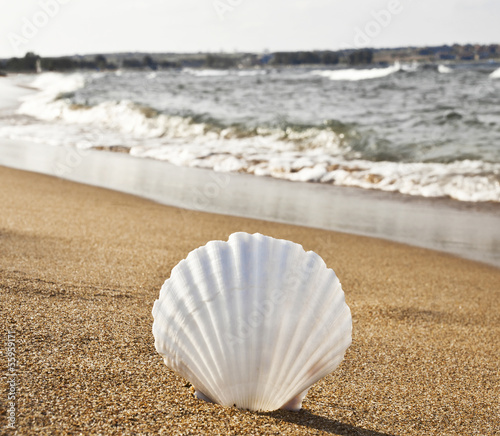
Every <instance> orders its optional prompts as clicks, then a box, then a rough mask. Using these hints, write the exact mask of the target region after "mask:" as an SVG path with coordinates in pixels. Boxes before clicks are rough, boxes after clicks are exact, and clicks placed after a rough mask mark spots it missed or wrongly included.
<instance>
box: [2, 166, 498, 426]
mask: <svg viewBox="0 0 500 436" xmlns="http://www.w3.org/2000/svg"><path fill="white" fill-rule="evenodd" d="M0 202H1V204H2V213H1V214H0V241H1V250H0V259H1V260H0V296H1V306H2V317H1V322H2V335H3V337H2V366H1V368H2V373H3V374H6V373H7V359H6V351H7V342H8V340H10V341H11V342H14V343H15V358H16V362H17V366H16V367H15V376H16V377H15V378H14V379H15V385H14V386H15V417H16V422H15V430H13V429H12V430H9V429H8V428H6V426H7V424H8V421H7V413H6V410H7V408H8V406H9V401H8V399H7V391H8V389H9V386H11V385H7V378H6V377H3V378H2V392H3V394H2V396H1V398H0V401H1V403H0V404H1V410H2V414H1V416H0V428H1V429H2V430H1V433H2V434H23V435H25V434H207V435H215V434H221V435H228V434H246V435H248V434H255V435H257V434H276V435H278V434H279V435H281V434H346V435H348V434H352V435H422V434H425V435H494V434H499V432H500V404H499V400H498V398H499V396H500V374H499V369H498V355H499V353H500V344H499V341H498V337H500V287H499V283H500V270H499V269H497V268H494V267H490V266H486V265H483V264H480V263H475V262H472V261H467V260H463V259H459V258H456V257H453V256H450V255H446V254H441V253H438V252H433V251H429V250H425V249H421V248H413V247H409V246H405V245H401V244H397V243H392V242H387V241H382V240H377V239H371V238H367V237H361V236H352V235H347V234H341V233H335V232H330V231H323V230H316V229H309V228H304V227H297V226H291V225H284V224H277V223H269V222H264V221H258V220H250V219H243V218H235V217H228V216H224V215H213V214H207V213H202V212H192V211H186V210H182V209H176V208H172V207H167V206H162V205H159V204H157V203H154V202H151V201H148V200H144V199H141V198H138V197H134V196H131V195H126V194H122V193H118V192H114V191H108V190H104V189H100V188H96V187H90V186H86V185H80V184H76V183H73V182H69V181H63V180H61V179H57V178H53V177H49V176H44V175H39V174H35V173H29V172H23V171H18V170H12V169H7V168H5V167H0ZM235 231H246V232H250V233H254V232H259V233H263V234H266V235H270V236H273V237H277V238H285V239H289V240H292V241H294V242H297V243H300V244H302V245H303V246H304V248H305V249H307V250H314V251H315V252H317V253H318V254H319V255H321V256H322V257H323V259H324V260H325V262H326V264H327V265H328V266H329V267H331V268H333V269H334V270H335V272H336V273H337V275H338V277H339V278H340V280H341V282H342V285H343V288H344V291H345V294H346V301H347V303H348V304H349V306H350V307H351V310H352V315H353V344H352V346H351V347H350V348H349V349H348V351H347V353H346V357H345V360H344V362H343V363H342V364H341V365H340V367H339V368H338V369H337V370H336V371H335V372H334V373H333V374H331V375H329V376H327V377H326V378H324V379H323V380H321V381H320V382H318V383H317V384H316V385H314V386H313V387H312V389H311V390H310V391H309V394H308V395H307V397H306V399H305V401H304V408H303V410H302V411H300V412H297V413H294V412H285V411H276V412H272V413H252V412H246V411H241V410H238V409H234V408H224V407H221V406H218V405H214V404H208V403H205V402H202V401H200V400H197V399H195V398H194V397H193V394H192V392H191V390H190V388H189V386H187V385H186V381H185V380H183V379H182V378H180V377H178V376H177V375H176V374H174V373H173V372H171V371H170V370H168V368H166V366H165V365H164V363H163V361H162V358H161V357H160V356H159V355H158V354H157V353H156V351H155V349H154V339H153V335H152V333H151V326H152V322H153V319H152V315H151V309H152V306H153V303H154V301H155V299H156V298H157V297H158V294H159V290H160V287H161V285H162V284H163V282H164V281H165V279H167V278H168V277H169V274H170V271H171V269H172V268H173V267H174V266H175V265H176V264H177V263H178V262H179V261H180V260H181V259H183V258H185V257H186V256H187V254H188V253H189V251H191V250H192V249H194V248H197V247H198V246H200V245H203V244H205V243H206V242H208V241H210V240H213V239H222V240H227V238H228V236H229V235H230V234H231V233H233V232H235ZM8 332H10V334H11V336H10V337H8ZM12 335H13V336H12Z"/></svg>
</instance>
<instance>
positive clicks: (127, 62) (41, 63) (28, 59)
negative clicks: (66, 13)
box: [0, 52, 181, 73]
mask: <svg viewBox="0 0 500 436" xmlns="http://www.w3.org/2000/svg"><path fill="white" fill-rule="evenodd" d="M180 66H181V65H180V64H179V63H177V62H168V61H159V62H157V61H155V60H154V59H153V58H152V57H151V56H144V58H142V59H136V58H125V59H123V61H122V62H121V65H120V66H119V65H118V64H117V63H116V62H109V61H108V59H107V58H106V56H104V55H97V56H95V57H94V58H90V59H87V58H77V57H71V56H63V57H47V58H42V57H40V56H38V55H36V54H34V53H31V52H29V53H26V55H25V56H24V57H22V58H16V57H15V58H10V59H6V60H4V61H0V70H3V71H4V72H8V73H9V72H16V73H19V72H22V73H32V72H36V71H37V69H38V68H40V69H42V70H43V71H63V72H64V71H73V70H100V71H102V70H116V69H118V68H119V67H123V68H137V69H151V70H157V69H158V68H178V67H180Z"/></svg>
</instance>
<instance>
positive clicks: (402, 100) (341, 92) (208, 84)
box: [0, 63, 500, 202]
mask: <svg viewBox="0 0 500 436" xmlns="http://www.w3.org/2000/svg"><path fill="white" fill-rule="evenodd" d="M499 66H500V65H498V64H486V63H485V64H453V65H435V66H420V65H416V64H413V65H400V64H395V65H392V66H388V67H385V68H369V69H366V68H365V69H318V68H282V69H248V70H207V69H182V70H165V71H155V72H152V71H149V72H145V71H140V72H135V71H126V70H124V71H116V72H85V73H74V74H70V75H63V74H59V73H42V74H40V75H37V76H31V77H26V76H19V77H17V78H14V80H16V81H18V82H23V83H24V84H26V83H28V84H29V85H30V86H32V87H34V88H37V89H38V91H37V92H35V93H33V94H31V95H29V96H27V97H25V98H24V99H23V102H22V104H21V106H20V107H19V108H18V109H17V110H16V112H15V113H8V114H3V115H2V116H1V117H0V138H9V139H15V140H26V141H30V142H36V143H39V144H45V145H50V146H54V147H74V148H75V149H76V150H83V149H87V148H104V149H106V148H110V147H111V148H112V149H116V150H120V151H128V152H129V153H130V154H131V155H133V156H137V157H142V158H152V159H158V160H165V161H168V162H170V163H172V164H174V165H179V166H191V167H202V168H211V169H214V170H215V171H222V172H240V173H250V174H254V175H256V176H271V177H275V178H280V179H288V180H292V181H296V182H317V183H323V184H325V185H328V184H334V185H341V186H355V187H359V188H364V189H376V190H384V191H395V192H401V193H404V194H410V195H415V196H424V197H451V198H453V199H455V200H460V201H467V202H482V201H492V202H500V68H499Z"/></svg>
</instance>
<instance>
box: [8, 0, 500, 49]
mask: <svg viewBox="0 0 500 436" xmlns="http://www.w3.org/2000/svg"><path fill="white" fill-rule="evenodd" d="M0 10H1V11H2V13H1V15H0V57H10V56H20V55H24V53H25V52H26V51H34V52H36V53H38V54H40V55H42V56H51V55H64V54H85V53H100V52H101V53H107V52H116V51H125V52H128V51H151V52H171V51H173V52H197V51H213V52H216V51H221V50H224V51H234V50H238V51H263V50H264V49H268V50H271V51H277V50H312V49H332V50H335V49H339V48H344V47H349V46H351V47H361V46H370V47H395V46H405V45H418V46H420V45H439V44H453V43H455V42H457V43H467V42H471V43H500V0H352V1H348V0H15V1H14V0H0Z"/></svg>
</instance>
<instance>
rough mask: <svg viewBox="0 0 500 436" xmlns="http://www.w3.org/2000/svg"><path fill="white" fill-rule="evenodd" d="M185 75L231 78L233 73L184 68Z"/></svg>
mask: <svg viewBox="0 0 500 436" xmlns="http://www.w3.org/2000/svg"><path fill="white" fill-rule="evenodd" d="M182 71H183V72H184V73H187V74H191V75H193V76H199V77H212V76H213V77H219V76H229V75H230V74H231V71H229V70H209V69H199V70H197V69H194V68H184V69H183V70H182Z"/></svg>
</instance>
